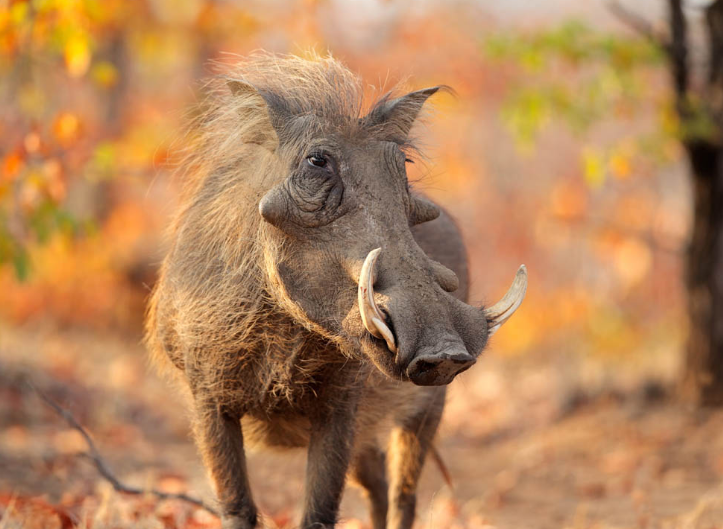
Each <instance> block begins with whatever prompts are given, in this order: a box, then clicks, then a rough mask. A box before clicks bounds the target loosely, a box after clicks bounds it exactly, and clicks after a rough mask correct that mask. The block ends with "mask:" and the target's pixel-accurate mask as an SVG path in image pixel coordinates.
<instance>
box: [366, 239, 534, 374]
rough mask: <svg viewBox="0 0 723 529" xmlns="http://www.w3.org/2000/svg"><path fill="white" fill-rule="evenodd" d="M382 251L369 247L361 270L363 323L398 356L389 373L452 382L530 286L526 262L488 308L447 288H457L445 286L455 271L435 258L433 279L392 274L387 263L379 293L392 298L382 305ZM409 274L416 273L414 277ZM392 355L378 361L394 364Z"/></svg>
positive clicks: (408, 274)
mask: <svg viewBox="0 0 723 529" xmlns="http://www.w3.org/2000/svg"><path fill="white" fill-rule="evenodd" d="M380 253H381V248H376V249H374V250H372V251H371V252H369V254H368V255H367V257H366V259H365V260H364V263H363V265H362V267H361V272H360V274H359V279H358V302H359V312H360V315H361V319H362V323H363V325H364V328H365V329H366V330H367V331H368V332H369V334H371V335H372V336H374V337H376V338H378V339H379V340H383V341H384V342H386V346H387V349H388V351H387V353H388V354H390V355H392V356H393V358H394V360H393V362H394V368H393V369H392V371H391V374H392V375H393V376H398V375H402V376H406V378H408V379H409V380H410V381H411V382H413V383H415V384H417V385H420V386H441V385H445V384H449V383H450V382H451V381H452V380H453V379H454V377H455V376H457V375H458V374H460V373H461V372H463V371H466V370H467V369H469V368H470V367H471V366H472V365H474V363H475V362H476V357H477V356H479V354H480V352H481V350H482V349H483V347H484V345H485V344H486V342H487V339H488V338H489V336H490V335H492V334H493V333H494V332H495V331H497V329H498V328H499V327H500V326H501V325H502V324H503V323H505V322H506V321H507V320H508V319H509V318H510V316H512V314H513V313H514V312H515V310H516V309H517V308H518V307H519V306H520V303H521V302H522V299H523V298H524V296H525V291H526V290H527V271H526V269H525V267H524V265H523V266H521V267H520V269H519V270H518V272H517V275H516V276H515V280H514V282H513V283H512V286H511V287H510V289H509V290H508V291H507V293H506V294H505V296H504V297H503V298H502V300H500V301H499V302H498V303H496V304H495V305H493V306H492V307H488V308H486V309H481V308H476V307H472V306H470V305H467V304H465V303H464V302H462V301H461V300H459V299H456V298H454V297H453V296H450V295H449V294H448V292H450V290H453V289H450V288H444V287H445V285H450V284H451V283H452V281H449V280H446V279H448V278H447V277H446V276H447V275H449V274H452V275H454V274H453V272H451V271H450V270H448V269H446V268H444V267H443V266H442V265H440V264H439V263H436V265H434V263H433V264H432V266H430V268H431V270H432V273H431V274H430V275H431V277H432V278H434V281H430V280H426V281H425V276H424V273H423V272H420V271H419V270H417V271H416V274H417V275H416V276H415V275H414V274H415V271H411V272H407V273H406V274H399V273H398V272H397V274H395V273H394V271H392V272H391V275H390V269H389V268H387V269H386V271H385V272H383V273H386V274H387V276H386V283H387V286H386V288H382V291H381V293H382V294H383V295H384V296H385V297H386V298H387V300H388V301H386V302H384V305H383V306H378V305H377V302H376V300H375V292H374V290H375V287H374V285H375V283H376V280H377V274H376V264H377V259H378V258H379V256H380ZM425 258H426V257H425ZM442 269H443V270H442ZM440 270H441V271H442V272H445V274H441V273H440ZM395 275H396V278H395ZM440 275H442V276H443V277H442V278H441V279H442V280H441V281H440ZM400 276H401V277H402V279H401V280H400V279H399V278H400ZM390 277H391V278H392V279H390ZM411 277H416V278H417V279H415V280H410V279H409V278H411ZM455 279H456V277H455ZM435 282H436V283H435ZM455 283H456V281H455ZM390 285H391V286H390ZM440 287H441V288H440ZM444 291H446V292H444ZM390 358H391V357H388V358H387V359H383V358H382V361H381V362H377V365H380V364H381V365H390ZM388 374H389V373H388Z"/></svg>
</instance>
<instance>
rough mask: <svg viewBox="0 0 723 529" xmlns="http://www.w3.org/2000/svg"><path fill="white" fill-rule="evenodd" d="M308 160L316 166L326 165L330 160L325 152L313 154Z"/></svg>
mask: <svg viewBox="0 0 723 529" xmlns="http://www.w3.org/2000/svg"><path fill="white" fill-rule="evenodd" d="M306 161H307V162H309V163H310V164H311V165H313V166H315V167H325V166H326V164H327V162H328V160H327V159H326V156H324V155H323V154H312V155H311V156H309V157H308V158H307V159H306Z"/></svg>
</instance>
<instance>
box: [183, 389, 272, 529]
mask: <svg viewBox="0 0 723 529" xmlns="http://www.w3.org/2000/svg"><path fill="white" fill-rule="evenodd" d="M195 432H196V437H197V442H198V446H199V448H200V450H201V455H202V456H203V460H204V462H205V464H206V468H207V469H208V470H209V472H210V474H211V479H212V480H213V484H214V487H215V489H216V495H217V496H218V501H219V503H220V506H221V520H222V527H223V529H253V528H254V527H256V524H257V522H258V515H257V511H256V506H255V505H254V502H253V499H252V497H251V488H250V487H249V480H248V474H247V470H246V456H245V454H244V445H243V435H242V432H241V423H240V417H238V416H237V415H233V414H229V413H227V412H225V411H224V410H222V409H221V408H220V407H219V406H218V404H216V403H214V402H211V401H208V400H206V399H199V398H197V399H196V425H195Z"/></svg>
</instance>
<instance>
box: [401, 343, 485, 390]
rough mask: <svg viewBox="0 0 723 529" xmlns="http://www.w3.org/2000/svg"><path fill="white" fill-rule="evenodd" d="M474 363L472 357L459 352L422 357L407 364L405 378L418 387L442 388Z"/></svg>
mask: <svg viewBox="0 0 723 529" xmlns="http://www.w3.org/2000/svg"><path fill="white" fill-rule="evenodd" d="M476 361H477V360H475V358H474V357H473V356H472V355H470V354H468V353H467V352H461V351H456V352H451V353H440V354H428V355H422V356H418V357H417V358H415V359H414V360H412V361H411V362H410V363H409V366H408V367H407V376H408V377H409V380H411V381H412V382H414V383H415V384H417V385H418V386H443V385H445V384H449V383H450V382H452V380H453V379H454V377H456V376H457V375H458V374H460V373H461V372H462V371H466V370H467V369H469V368H470V367H472V366H473V365H474V363H475V362H476Z"/></svg>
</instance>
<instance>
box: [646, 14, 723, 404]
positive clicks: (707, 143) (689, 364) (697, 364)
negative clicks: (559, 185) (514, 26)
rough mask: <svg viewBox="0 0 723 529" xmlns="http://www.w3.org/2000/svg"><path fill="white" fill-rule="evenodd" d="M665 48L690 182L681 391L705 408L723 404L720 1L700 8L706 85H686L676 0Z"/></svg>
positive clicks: (684, 35)
mask: <svg viewBox="0 0 723 529" xmlns="http://www.w3.org/2000/svg"><path fill="white" fill-rule="evenodd" d="M668 4H669V27H670V32H669V33H670V36H669V37H668V39H666V40H660V41H659V42H660V45H661V46H662V47H663V49H665V50H666V51H667V56H668V59H669V64H670V71H671V73H672V79H673V87H674V90H675V103H676V104H675V108H676V110H677V113H678V117H679V119H680V122H681V125H682V132H683V134H682V143H683V146H684V147H685V150H686V153H687V155H688V159H689V161H690V174H691V178H692V181H693V197H694V217H693V233H692V235H691V239H690V247H689V248H688V268H687V281H688V296H689V312H690V336H689V342H688V350H687V358H686V360H687V361H686V364H685V367H686V372H685V377H684V379H683V383H682V388H683V391H684V393H685V394H686V395H688V396H689V397H691V398H693V399H695V400H696V401H698V402H700V403H701V404H704V405H723V144H721V126H723V97H722V96H723V1H721V0H716V1H715V2H712V3H710V4H709V5H708V6H707V7H706V17H705V20H706V27H707V32H708V40H707V44H708V50H707V56H708V65H707V74H706V80H705V82H704V83H702V86H701V88H700V89H699V90H694V89H693V88H692V86H693V83H691V79H690V77H691V66H690V65H691V61H690V54H689V39H688V31H687V21H686V17H685V14H684V13H683V6H682V0H668Z"/></svg>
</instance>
